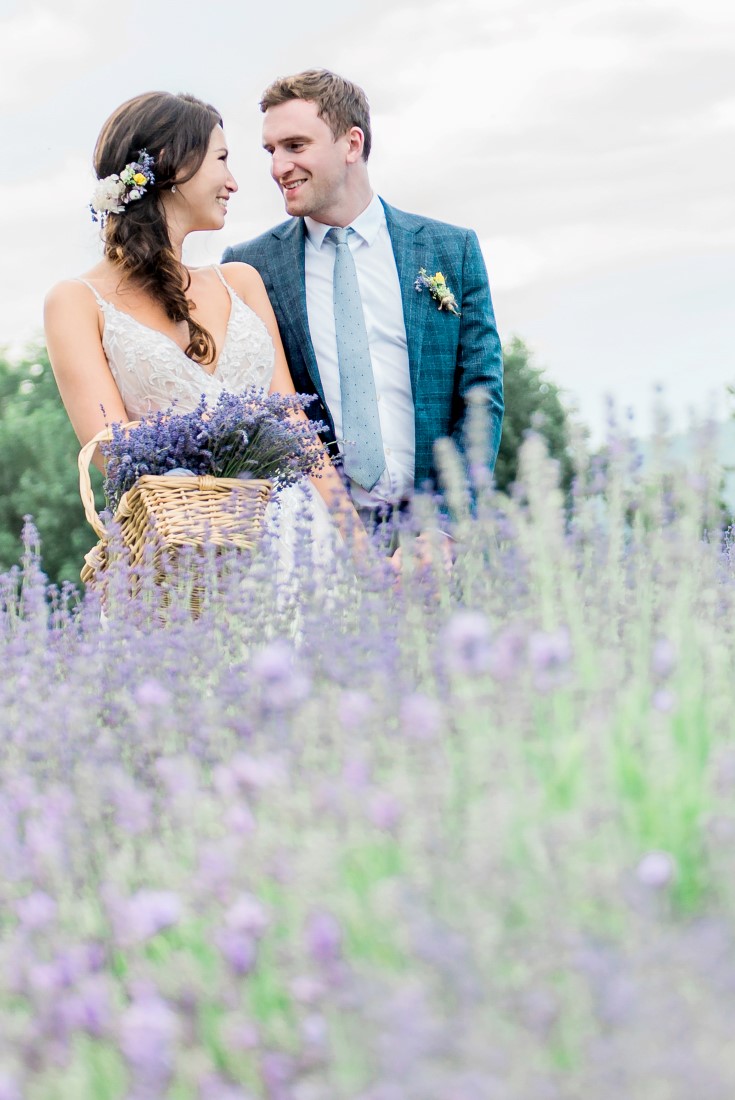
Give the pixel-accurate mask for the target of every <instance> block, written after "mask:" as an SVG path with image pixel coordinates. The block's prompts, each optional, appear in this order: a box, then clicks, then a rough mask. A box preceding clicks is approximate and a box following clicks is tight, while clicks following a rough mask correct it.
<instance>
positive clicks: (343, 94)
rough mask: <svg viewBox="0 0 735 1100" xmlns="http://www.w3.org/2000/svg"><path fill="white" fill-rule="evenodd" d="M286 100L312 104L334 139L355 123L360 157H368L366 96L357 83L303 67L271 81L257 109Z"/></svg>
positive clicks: (333, 74)
mask: <svg viewBox="0 0 735 1100" xmlns="http://www.w3.org/2000/svg"><path fill="white" fill-rule="evenodd" d="M290 99H305V100H307V101H308V102H310V103H316V105H317V107H318V109H319V118H323V119H324V121H325V122H326V123H327V125H328V126H329V128H330V130H331V131H332V133H333V135H334V137H335V140H336V139H337V138H338V137H342V134H344V133H346V132H347V131H348V130H349V129H350V128H351V127H352V126H359V127H360V129H361V130H362V132H363V134H364V135H365V144H364V146H363V152H362V156H363V160H367V159H368V157H369V156H370V146H371V144H372V135H371V132H370V107H369V105H368V101H367V96H366V95H365V93H364V92H363V90H362V88H360V87H358V85H357V84H353V83H352V82H351V81H349V80H345V79H344V77H341V76H337V74H336V73H330V71H329V70H328V69H307V70H306V71H305V72H303V73H296V75H295V76H281V77H279V78H278V79H277V80H274V81H273V83H272V84H270V85H269V86H268V87H267V88H266V90H265V91H264V92H263V95H262V96H261V99H260V109H261V111H263V112H264V113H265V111H267V110H268V108H269V107H277V106H278V105H279V104H281V103H286V102H288V100H290Z"/></svg>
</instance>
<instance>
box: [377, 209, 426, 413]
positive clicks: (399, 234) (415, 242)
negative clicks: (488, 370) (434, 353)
mask: <svg viewBox="0 0 735 1100" xmlns="http://www.w3.org/2000/svg"><path fill="white" fill-rule="evenodd" d="M381 202H383V200H382V199H381ZM383 206H384V207H385V219H386V222H387V224H388V233H389V234H390V239H391V243H392V244H393V254H394V256H395V258H396V267H397V269H398V280H399V282H400V284H401V300H402V302H403V321H404V324H405V326H406V341H407V344H408V366H409V370H410V373H411V386H412V388H413V394H414V399H415V398H416V392H417V388H418V384H419V379H420V377H421V345H422V341H423V335H424V320H425V306H426V302H425V299H426V295H425V294H419V293H417V291H416V287H415V285H414V284H415V282H416V277H417V275H418V273H419V268H420V267H421V250H420V244H419V241H420V234H421V231H422V229H423V226H422V225H419V226H418V228H416V225H415V222H409V221H408V219H405V218H403V217H402V215H401V211H400V210H396V209H395V208H394V207H392V206H389V205H388V203H386V202H383Z"/></svg>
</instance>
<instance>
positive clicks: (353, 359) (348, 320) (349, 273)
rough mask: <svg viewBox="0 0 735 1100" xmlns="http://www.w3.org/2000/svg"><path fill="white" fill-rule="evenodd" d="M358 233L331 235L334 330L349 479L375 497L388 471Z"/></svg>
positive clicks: (334, 231)
mask: <svg viewBox="0 0 735 1100" xmlns="http://www.w3.org/2000/svg"><path fill="white" fill-rule="evenodd" d="M350 233H354V229H330V230H329V232H328V233H327V236H328V237H329V239H330V240H332V241H334V243H335V245H336V249H337V252H336V255H335V258H334V326H335V331H336V333H337V358H338V360H339V385H340V391H341V395H342V435H343V437H344V441H343V456H344V467H345V473H346V474H347V476H348V477H349V478H351V479H352V480H353V481H356V482H357V484H358V485H361V486H362V487H363V489H367V490H368V491H370V489H372V487H373V486H374V485H375V483H376V482H377V481H378V479H379V478H380V475H381V474H382V472H383V470H384V469H385V455H384V453H383V437H382V435H381V432H380V417H379V415H378V400H377V397H376V395H375V379H374V378H373V367H372V363H371V362H370V348H369V347H368V337H367V329H366V328H365V314H364V313H363V311H362V299H361V298H360V287H359V285H358V282H357V271H356V270H355V261H354V260H353V258H352V253H351V252H350V246H349V245H348V244H347V237H348V235H349V234H350Z"/></svg>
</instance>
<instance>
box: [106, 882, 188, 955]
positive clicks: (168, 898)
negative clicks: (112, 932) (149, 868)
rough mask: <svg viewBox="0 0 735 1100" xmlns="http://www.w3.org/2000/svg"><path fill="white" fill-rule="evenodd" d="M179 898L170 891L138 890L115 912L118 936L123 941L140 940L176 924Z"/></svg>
mask: <svg viewBox="0 0 735 1100" xmlns="http://www.w3.org/2000/svg"><path fill="white" fill-rule="evenodd" d="M181 915H182V905H181V899H180V898H179V897H178V896H177V895H176V894H174V893H173V892H172V891H171V890H139V891H138V893H137V894H133V896H132V897H131V898H128V900H127V902H125V903H124V904H123V906H122V907H120V908H118V909H117V911H116V913H115V918H116V919H115V924H116V927H117V930H118V936H119V938H120V939H121V940H122V942H124V943H141V942H143V941H144V940H148V939H151V937H153V936H156V935H158V933H159V932H162V931H163V930H164V929H166V928H171V927H172V926H173V925H174V924H178V922H179V920H180V919H181Z"/></svg>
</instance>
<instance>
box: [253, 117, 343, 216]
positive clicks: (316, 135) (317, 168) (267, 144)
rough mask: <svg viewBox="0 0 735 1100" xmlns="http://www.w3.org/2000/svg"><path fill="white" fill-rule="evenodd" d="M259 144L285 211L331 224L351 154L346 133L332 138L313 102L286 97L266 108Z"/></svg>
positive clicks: (341, 195) (341, 192) (340, 197)
mask: <svg viewBox="0 0 735 1100" xmlns="http://www.w3.org/2000/svg"><path fill="white" fill-rule="evenodd" d="M263 148H264V149H265V150H266V151H267V152H268V153H270V155H271V175H272V176H273V179H274V180H275V181H276V184H277V185H278V188H279V190H280V191H281V193H282V195H283V199H284V202H285V204H286V212H287V213H288V214H293V215H294V216H296V217H304V216H305V215H307V214H308V215H309V216H310V217H312V218H315V219H316V221H321V222H325V223H327V224H331V223H332V218H331V216H330V215H331V214H332V213H333V211H334V209H335V207H337V206H338V205H339V203H340V200H341V199H342V197H343V195H344V191H345V188H346V186H347V166H348V164H349V163H350V161H351V160H352V159H353V156H352V153H351V151H350V140H349V136H348V135H347V134H345V135H344V136H343V137H341V138H337V139H336V140H335V138H334V135H333V134H332V131H331V129H330V128H329V126H328V125H327V123H326V122H325V121H324V119H322V118H319V116H318V114H317V106H316V104H315V103H311V102H308V101H307V100H304V99H291V100H288V101H287V102H286V103H279V104H278V106H276V107H269V108H268V110H267V111H266V112H265V121H264V123H263Z"/></svg>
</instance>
